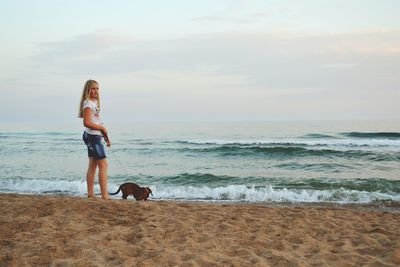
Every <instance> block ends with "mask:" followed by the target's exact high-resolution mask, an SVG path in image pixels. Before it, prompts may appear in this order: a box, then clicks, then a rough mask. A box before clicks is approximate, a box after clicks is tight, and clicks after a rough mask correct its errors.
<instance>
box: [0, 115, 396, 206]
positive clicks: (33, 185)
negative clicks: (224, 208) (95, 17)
mask: <svg viewBox="0 0 400 267" xmlns="http://www.w3.org/2000/svg"><path fill="white" fill-rule="evenodd" d="M77 124H80V122H78V121H77ZM50 126H51V125H50ZM48 128H49V127H48ZM108 128H109V135H110V139H111V141H112V146H111V149H110V148H107V149H106V153H107V158H108V162H109V183H108V184H109V191H110V192H113V191H116V190H117V189H118V186H119V185H120V184H122V183H124V182H128V181H129V182H135V183H137V184H139V185H142V186H149V187H151V189H152V191H153V194H154V196H153V197H152V198H153V199H168V200H186V201H191V200H196V201H228V202H231V201H233V202H257V203H259V202H261V203H270V202H321V203H326V202H329V203H372V202H379V201H400V124H399V123H396V122H382V121H381V122H369V121H363V122H351V121H347V122H338V121H327V122H319V121H311V122H310V121H309V122H218V123H217V122H211V123H207V122H204V123H194V122H181V123H132V124H129V125H127V124H121V125H116V124H115V125H110V126H109V127H108ZM0 129H1V131H0V144H1V145H0V170H1V172H0V192H2V193H24V194H50V195H54V194H55V195H59V194H63V195H72V196H85V194H86V192H87V189H86V177H85V176H86V170H87V162H88V159H87V149H86V146H85V145H84V143H83V141H82V131H83V130H72V131H71V130H59V128H56V127H55V128H54V129H51V127H50V130H48V129H46V130H42V129H39V128H35V127H32V128H31V129H27V130H26V129H24V130H23V131H22V130H18V129H15V128H14V129H7V128H6V127H3V128H0ZM95 190H96V192H97V193H99V191H100V190H99V186H98V181H97V178H96V185H95ZM115 197H117V198H119V197H120V196H115Z"/></svg>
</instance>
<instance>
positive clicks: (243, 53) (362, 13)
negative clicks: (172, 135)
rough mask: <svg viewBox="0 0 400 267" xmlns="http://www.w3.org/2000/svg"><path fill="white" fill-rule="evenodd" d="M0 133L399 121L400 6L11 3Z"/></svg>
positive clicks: (1, 20) (101, 0) (364, 2)
mask: <svg viewBox="0 0 400 267" xmlns="http://www.w3.org/2000/svg"><path fill="white" fill-rule="evenodd" d="M0 5H1V8H0V25H1V26H0V27H1V34H0V43H1V46H0V47H1V50H0V58H1V62H0V90H1V97H0V114H1V115H0V125H1V124H6V123H21V124H23V123H27V122H33V123H34V122H42V123H43V122H45V123H54V122H63V121H65V122H66V123H76V122H77V120H78V119H76V115H77V109H78V104H79V98H80V95H81V91H82V88H83V84H84V83H85V81H86V80H87V79H95V80H98V81H99V82H100V91H101V96H102V105H103V106H102V112H103V118H104V120H106V121H118V122H123V121H126V122H135V121H209V120H212V121H215V120H217V121H220V120H221V121H224V120H228V121H232V120H315V119H321V120H332V119H338V120H343V119H362V120H365V119H373V120H382V119H392V120H393V119H396V120H397V119H400V19H399V14H400V1H397V0H379V1H378V0H375V1H371V0H358V1H356V0H343V1H342V0H326V1H325V0H292V1H288V0H287V1H284V0H279V1H278V0H277V1H272V0H264V1H251V0H248V1H234V0H232V1H222V0H221V1H218V0H211V1H206V0H202V1H188V0H181V1H174V0H170V1H161V0H160V1H151V0H146V1H132V0H126V1H122V0H113V1H111V0H109V1H106V0H93V1H89V0H76V1H75V0H65V1H61V0H36V1H29V0H26V1H22V0H4V1H1V4H0Z"/></svg>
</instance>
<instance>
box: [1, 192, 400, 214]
mask: <svg viewBox="0 0 400 267" xmlns="http://www.w3.org/2000/svg"><path fill="white" fill-rule="evenodd" d="M2 195H6V196H7V195H9V196H27V197H71V198H78V199H88V198H87V197H86V196H84V195H82V196H79V195H69V194H29V193H4V192H0V196H2ZM93 199H96V200H97V199H98V200H101V194H100V193H96V194H95V197H94V198H93ZM109 200H113V201H115V200H117V201H118V200H122V198H121V197H118V196H117V197H115V196H110V199H109ZM127 201H135V199H134V198H133V197H132V196H129V197H128V199H127ZM148 201H149V202H167V203H168V202H171V203H176V204H178V203H182V204H210V205H250V206H251V205H255V206H265V207H270V208H295V207H304V208H307V207H309V208H345V209H354V210H365V211H369V210H371V211H384V212H393V213H400V201H393V200H384V201H376V202H369V203H364V202H359V203H341V202H289V201H283V202H276V201H270V202H261V201H259V202H257V201H255V202H250V201H237V200H190V199H153V198H149V200H148Z"/></svg>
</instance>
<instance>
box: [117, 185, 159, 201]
mask: <svg viewBox="0 0 400 267" xmlns="http://www.w3.org/2000/svg"><path fill="white" fill-rule="evenodd" d="M119 191H122V198H123V199H126V198H127V197H128V196H129V195H132V196H133V197H134V198H135V199H136V200H137V201H139V200H144V201H147V198H148V197H149V194H151V195H153V193H152V192H151V189H150V188H148V187H141V186H138V185H137V184H135V183H124V184H122V185H121V186H120V187H119V188H118V191H117V192H115V193H109V194H110V195H116V194H118V193H119Z"/></svg>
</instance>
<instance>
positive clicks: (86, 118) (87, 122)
mask: <svg viewBox="0 0 400 267" xmlns="http://www.w3.org/2000/svg"><path fill="white" fill-rule="evenodd" d="M83 125H84V126H85V127H87V128H90V129H93V130H98V131H102V132H104V130H105V131H106V132H107V130H106V127H104V126H103V125H100V124H97V123H94V122H92V121H91V120H90V108H89V107H87V108H85V109H84V110H83Z"/></svg>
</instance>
